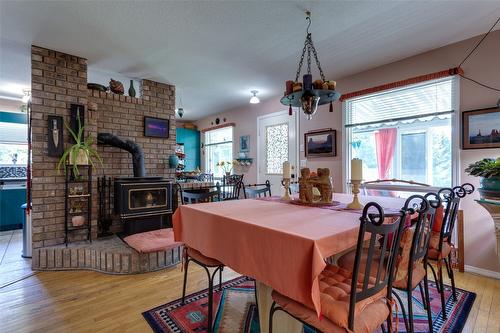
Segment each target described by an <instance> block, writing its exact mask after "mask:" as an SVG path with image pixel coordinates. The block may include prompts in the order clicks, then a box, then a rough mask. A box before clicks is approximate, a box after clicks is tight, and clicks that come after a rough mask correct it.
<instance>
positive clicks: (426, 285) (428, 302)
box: [424, 274, 432, 333]
mask: <svg viewBox="0 0 500 333" xmlns="http://www.w3.org/2000/svg"><path fill="white" fill-rule="evenodd" d="M424 289H425V307H426V308H427V321H428V323H429V332H430V333H432V310H431V300H430V298H431V296H430V295H429V281H428V279H427V274H425V276H424Z"/></svg>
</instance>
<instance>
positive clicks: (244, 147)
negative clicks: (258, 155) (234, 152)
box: [240, 135, 250, 153]
mask: <svg viewBox="0 0 500 333" xmlns="http://www.w3.org/2000/svg"><path fill="white" fill-rule="evenodd" d="M249 151H250V135H242V136H240V152H242V153H246V152H249Z"/></svg>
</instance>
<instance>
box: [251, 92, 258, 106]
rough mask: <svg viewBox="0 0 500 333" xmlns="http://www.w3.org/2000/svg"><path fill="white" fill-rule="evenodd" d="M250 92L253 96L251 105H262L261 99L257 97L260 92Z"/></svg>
mask: <svg viewBox="0 0 500 333" xmlns="http://www.w3.org/2000/svg"><path fill="white" fill-rule="evenodd" d="M250 92H251V93H252V94H253V96H252V98H250V104H259V103H260V99H259V98H258V97H257V93H258V92H259V91H258V90H252V91H250Z"/></svg>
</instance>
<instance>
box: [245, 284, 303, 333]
mask: <svg viewBox="0 0 500 333" xmlns="http://www.w3.org/2000/svg"><path fill="white" fill-rule="evenodd" d="M255 286H256V288H257V300H258V306H259V321H260V331H261V332H262V333H267V332H269V311H270V310H271V305H272V304H273V299H272V297H271V292H272V291H273V288H271V287H269V286H268V285H266V284H264V283H262V282H258V281H255ZM273 326H274V327H273V333H301V332H303V325H302V323H301V322H300V321H298V320H296V319H295V318H293V317H291V316H289V315H288V314H287V313H285V312H283V311H278V312H275V313H274V317H273Z"/></svg>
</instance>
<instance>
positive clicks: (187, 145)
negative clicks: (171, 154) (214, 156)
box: [176, 128, 200, 171]
mask: <svg viewBox="0 0 500 333" xmlns="http://www.w3.org/2000/svg"><path fill="white" fill-rule="evenodd" d="M176 140H177V143H183V144H184V154H186V158H185V160H184V163H185V165H186V167H185V168H184V170H185V171H192V170H195V169H196V168H197V167H200V131H198V130H195V129H190V128H177V131H176Z"/></svg>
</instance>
